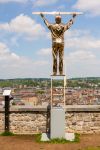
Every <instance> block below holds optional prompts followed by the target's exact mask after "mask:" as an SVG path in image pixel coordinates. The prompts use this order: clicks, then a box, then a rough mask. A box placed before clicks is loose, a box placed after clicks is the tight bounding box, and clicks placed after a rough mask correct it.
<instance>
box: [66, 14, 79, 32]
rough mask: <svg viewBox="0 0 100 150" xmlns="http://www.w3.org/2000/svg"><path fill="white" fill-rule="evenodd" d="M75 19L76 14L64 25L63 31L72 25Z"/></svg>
mask: <svg viewBox="0 0 100 150" xmlns="http://www.w3.org/2000/svg"><path fill="white" fill-rule="evenodd" d="M75 17H76V14H73V18H72V19H70V20H69V22H68V23H67V24H66V25H65V31H66V30H68V29H69V28H70V27H71V26H72V24H73V23H74V20H75Z"/></svg>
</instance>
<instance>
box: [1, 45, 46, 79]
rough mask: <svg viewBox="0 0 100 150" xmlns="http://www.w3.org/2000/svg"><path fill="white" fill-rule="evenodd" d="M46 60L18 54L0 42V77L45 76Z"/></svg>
mask: <svg viewBox="0 0 100 150" xmlns="http://www.w3.org/2000/svg"><path fill="white" fill-rule="evenodd" d="M47 65H48V61H46V60H38V59H37V60H36V61H33V60H31V59H30V58H26V57H22V56H18V55H17V54H15V53H13V52H11V51H10V49H9V48H8V47H7V45H5V44H4V43H0V78H19V77H40V76H42V77H43V76H45V74H46V70H47V69H46V68H45V67H46V66H47Z"/></svg>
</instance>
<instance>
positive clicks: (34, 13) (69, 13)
mask: <svg viewBox="0 0 100 150" xmlns="http://www.w3.org/2000/svg"><path fill="white" fill-rule="evenodd" d="M41 13H42V14H45V15H59V14H60V15H73V14H76V15H82V14H83V12H57V11H53V12H32V14H33V15H40V14H41Z"/></svg>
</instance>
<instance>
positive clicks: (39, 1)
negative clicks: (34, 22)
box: [33, 0, 58, 7]
mask: <svg viewBox="0 0 100 150" xmlns="http://www.w3.org/2000/svg"><path fill="white" fill-rule="evenodd" d="M57 1H58V0H50V1H49V0H36V1H34V3H33V5H34V6H38V7H40V6H48V5H51V4H55V3H56V2H57Z"/></svg>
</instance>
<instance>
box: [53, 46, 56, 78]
mask: <svg viewBox="0 0 100 150" xmlns="http://www.w3.org/2000/svg"><path fill="white" fill-rule="evenodd" d="M52 56H53V75H56V74H57V46H56V44H55V45H53V46H52Z"/></svg>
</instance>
